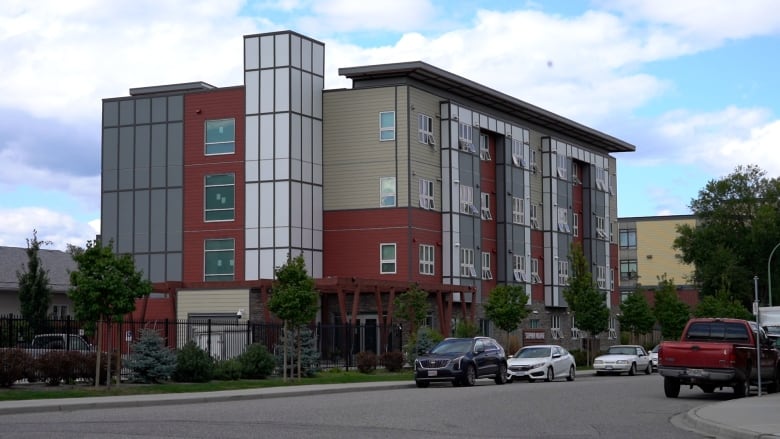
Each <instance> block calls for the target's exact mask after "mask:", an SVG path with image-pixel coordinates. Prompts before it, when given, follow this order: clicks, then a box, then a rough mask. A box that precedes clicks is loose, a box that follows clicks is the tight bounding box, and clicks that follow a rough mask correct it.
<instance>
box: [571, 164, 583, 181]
mask: <svg viewBox="0 0 780 439" xmlns="http://www.w3.org/2000/svg"><path fill="white" fill-rule="evenodd" d="M571 181H572V182H573V183H574V184H582V180H580V167H579V166H578V165H577V163H576V162H572V164H571Z"/></svg>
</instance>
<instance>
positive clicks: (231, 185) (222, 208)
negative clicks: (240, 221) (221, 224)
mask: <svg viewBox="0 0 780 439" xmlns="http://www.w3.org/2000/svg"><path fill="white" fill-rule="evenodd" d="M204 192H205V197H206V200H205V203H204V205H205V220H206V221H229V220H232V219H234V218H235V175H233V174H217V175H207V176H206V188H205V191H204Z"/></svg>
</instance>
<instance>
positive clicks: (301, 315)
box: [268, 255, 319, 381]
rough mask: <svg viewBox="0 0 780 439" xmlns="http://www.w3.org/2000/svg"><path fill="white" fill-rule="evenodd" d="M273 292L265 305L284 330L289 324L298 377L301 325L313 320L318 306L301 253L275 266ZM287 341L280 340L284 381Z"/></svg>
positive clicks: (285, 376) (299, 373)
mask: <svg viewBox="0 0 780 439" xmlns="http://www.w3.org/2000/svg"><path fill="white" fill-rule="evenodd" d="M275 275H276V280H275V281H274V286H273V294H271V298H270V299H268V309H269V310H270V311H271V312H272V313H274V314H276V316H277V317H279V318H280V319H281V320H282V321H283V322H284V330H285V333H286V332H287V326H288V325H289V326H291V327H292V329H293V330H294V331H295V337H296V346H297V353H296V358H297V359H298V361H297V363H298V379H300V377H301V363H302V361H301V340H300V338H301V326H303V325H305V324H306V323H309V322H311V321H312V320H314V317H316V315H317V310H318V309H319V305H318V303H317V302H318V298H319V296H318V295H317V292H316V291H315V290H314V279H312V278H311V277H310V276H309V275H308V274H307V273H306V262H305V261H304V260H303V255H298V256H296V257H294V258H292V257H290V256H289V255H288V256H287V263H285V264H284V265H282V266H281V267H278V268H277V269H276V270H275ZM287 345H288V344H287V343H285V344H284V367H283V368H282V371H283V372H282V374H283V375H282V377H283V379H284V380H285V381H287Z"/></svg>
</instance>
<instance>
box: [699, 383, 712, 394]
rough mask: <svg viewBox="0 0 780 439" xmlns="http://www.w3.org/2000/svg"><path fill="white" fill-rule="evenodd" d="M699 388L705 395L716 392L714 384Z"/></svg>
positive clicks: (703, 385)
mask: <svg viewBox="0 0 780 439" xmlns="http://www.w3.org/2000/svg"><path fill="white" fill-rule="evenodd" d="M699 387H701V390H702V392H704V393H712V392H714V391H715V386H713V385H712V384H702V385H701V386H699Z"/></svg>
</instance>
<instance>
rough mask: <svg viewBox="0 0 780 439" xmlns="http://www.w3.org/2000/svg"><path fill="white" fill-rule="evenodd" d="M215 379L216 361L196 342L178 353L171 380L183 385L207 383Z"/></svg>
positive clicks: (183, 347) (190, 343)
mask: <svg viewBox="0 0 780 439" xmlns="http://www.w3.org/2000/svg"><path fill="white" fill-rule="evenodd" d="M213 377H214V360H213V359H212V358H211V356H210V355H209V354H208V352H206V351H204V350H203V349H201V348H200V347H198V345H196V344H195V342H194V341H188V342H187V343H186V344H185V345H184V346H182V347H181V349H179V350H178V351H177V352H176V368H175V369H174V370H173V374H172V375H171V378H173V380H174V381H178V382H183V383H205V382H208V381H211V379H212V378H213Z"/></svg>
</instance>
